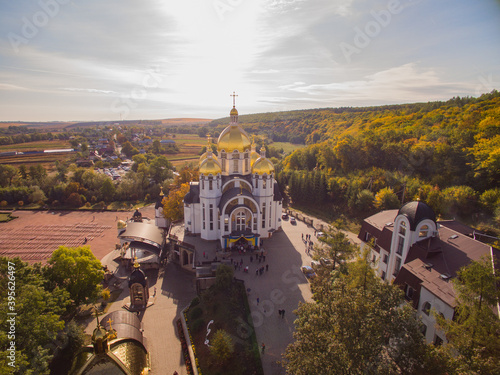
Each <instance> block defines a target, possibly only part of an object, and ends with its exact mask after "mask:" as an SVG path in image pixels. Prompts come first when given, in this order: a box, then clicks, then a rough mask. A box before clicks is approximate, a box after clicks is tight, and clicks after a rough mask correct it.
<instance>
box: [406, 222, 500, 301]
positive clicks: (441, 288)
mask: <svg viewBox="0 0 500 375" xmlns="http://www.w3.org/2000/svg"><path fill="white" fill-rule="evenodd" d="M440 224H441V222H440ZM450 228H458V229H460V230H461V231H460V232H457V231H455V230H453V229H450ZM465 228H467V227H466V226H465V225H463V224H460V223H456V222H451V221H447V222H445V224H441V225H440V228H439V230H438V235H437V236H436V237H430V238H427V239H425V240H422V241H419V242H417V243H415V244H414V245H413V246H412V247H411V248H410V250H409V252H408V256H407V257H406V261H405V264H404V266H403V267H404V268H406V269H407V270H408V271H410V272H411V273H412V274H414V275H415V276H417V277H418V278H419V279H421V280H422V286H424V287H425V288H426V289H428V290H429V291H430V292H431V293H433V294H434V295H436V296H437V297H439V298H441V299H442V300H443V301H444V302H446V303H447V304H448V305H450V306H452V307H454V306H455V302H454V300H455V293H454V291H453V288H452V284H451V283H450V282H449V280H444V279H443V278H442V276H441V275H449V277H450V279H451V278H453V277H455V276H456V275H457V272H458V271H459V270H460V268H462V267H464V266H467V265H468V264H469V263H471V262H472V261H477V260H479V259H480V258H481V257H482V256H484V255H486V256H489V255H490V254H491V248H490V246H489V245H487V244H484V243H482V242H479V241H476V240H474V239H473V238H470V237H468V236H466V235H464V234H463V233H467V230H465ZM469 229H470V230H471V232H472V229H471V228H469ZM493 252H494V253H495V255H496V256H498V255H499V251H498V250H496V249H493ZM425 264H428V265H432V267H427V268H426V267H424V265H425Z"/></svg>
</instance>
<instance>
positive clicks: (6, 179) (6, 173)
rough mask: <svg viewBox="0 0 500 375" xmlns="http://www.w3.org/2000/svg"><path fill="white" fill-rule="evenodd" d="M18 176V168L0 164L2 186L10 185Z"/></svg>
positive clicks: (0, 185) (0, 184)
mask: <svg viewBox="0 0 500 375" xmlns="http://www.w3.org/2000/svg"><path fill="white" fill-rule="evenodd" d="M16 176H17V169H16V168H15V167H13V166H11V165H8V164H5V165H4V164H0V187H6V186H10V185H11V184H12V180H13V179H14V178H15V177H16Z"/></svg>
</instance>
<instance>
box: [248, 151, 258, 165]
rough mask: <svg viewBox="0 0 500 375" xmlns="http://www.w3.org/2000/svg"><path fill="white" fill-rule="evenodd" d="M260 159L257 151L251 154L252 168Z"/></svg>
mask: <svg viewBox="0 0 500 375" xmlns="http://www.w3.org/2000/svg"><path fill="white" fill-rule="evenodd" d="M258 158H260V155H259V153H258V152H257V151H252V153H251V154H250V166H252V165H253V164H254V163H255V162H256V161H257V159H258Z"/></svg>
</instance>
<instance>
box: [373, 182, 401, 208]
mask: <svg viewBox="0 0 500 375" xmlns="http://www.w3.org/2000/svg"><path fill="white" fill-rule="evenodd" d="M375 207H376V208H378V209H380V210H391V209H394V208H398V207H399V198H398V196H397V195H396V193H394V191H393V190H392V189H391V188H387V187H386V188H383V189H382V190H380V191H379V192H378V193H377V195H375Z"/></svg>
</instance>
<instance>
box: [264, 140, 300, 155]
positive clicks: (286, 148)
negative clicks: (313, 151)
mask: <svg viewBox="0 0 500 375" xmlns="http://www.w3.org/2000/svg"><path fill="white" fill-rule="evenodd" d="M269 146H271V147H273V148H275V149H278V150H279V149H280V148H282V149H283V151H284V152H285V154H289V153H291V152H293V151H295V150H297V149H299V148H302V147H306V146H305V145H297V144H293V143H288V142H274V143H271V144H270V145H269Z"/></svg>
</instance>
